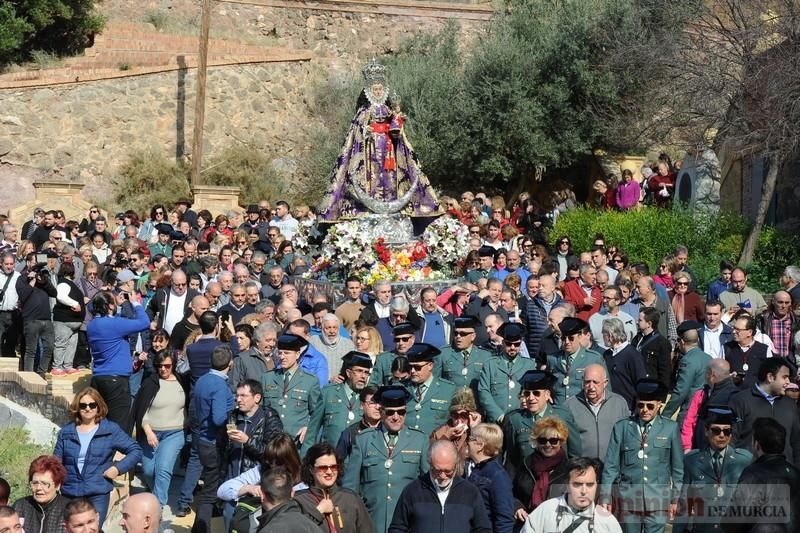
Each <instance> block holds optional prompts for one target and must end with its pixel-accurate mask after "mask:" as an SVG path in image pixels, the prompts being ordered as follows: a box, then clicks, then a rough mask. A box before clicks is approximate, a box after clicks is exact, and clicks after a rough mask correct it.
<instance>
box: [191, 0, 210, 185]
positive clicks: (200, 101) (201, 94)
mask: <svg viewBox="0 0 800 533" xmlns="http://www.w3.org/2000/svg"><path fill="white" fill-rule="evenodd" d="M210 25H211V0H203V12H202V15H201V22H200V52H199V57H198V64H197V97H196V99H195V104H194V136H193V137H192V183H191V185H192V188H194V187H195V186H196V185H199V184H200V163H201V162H202V160H203V122H205V115H206V69H207V67H208V30H209V26H210Z"/></svg>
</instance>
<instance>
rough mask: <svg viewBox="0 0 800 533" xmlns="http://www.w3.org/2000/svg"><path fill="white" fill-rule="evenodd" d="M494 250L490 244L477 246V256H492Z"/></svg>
mask: <svg viewBox="0 0 800 533" xmlns="http://www.w3.org/2000/svg"><path fill="white" fill-rule="evenodd" d="M496 251H497V250H495V249H494V248H492V247H491V246H481V247H480V248H478V257H494V253H495V252H496Z"/></svg>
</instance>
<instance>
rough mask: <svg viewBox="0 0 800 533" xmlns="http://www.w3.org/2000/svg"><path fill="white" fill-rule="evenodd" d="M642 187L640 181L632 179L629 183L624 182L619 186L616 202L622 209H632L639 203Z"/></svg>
mask: <svg viewBox="0 0 800 533" xmlns="http://www.w3.org/2000/svg"><path fill="white" fill-rule="evenodd" d="M641 192H642V189H641V187H639V182H638V181H636V180H631V181H630V182H628V183H625V182H622V183H620V184H619V186H618V187H617V191H616V193H615V194H616V203H617V207H619V208H620V209H630V208H631V207H634V206H635V205H636V204H638V203H639V196H640V195H641Z"/></svg>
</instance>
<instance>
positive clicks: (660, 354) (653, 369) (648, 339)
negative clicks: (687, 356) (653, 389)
mask: <svg viewBox="0 0 800 533" xmlns="http://www.w3.org/2000/svg"><path fill="white" fill-rule="evenodd" d="M631 345H632V346H634V347H635V348H636V349H637V350H639V352H640V353H641V354H642V357H644V366H645V368H646V369H647V375H648V376H650V377H651V378H655V379H657V380H658V381H660V382H661V383H663V384H664V385H666V386H667V388H669V389H671V388H672V386H673V385H674V380H673V376H672V345H671V344H670V343H669V341H668V340H667V339H666V338H665V337H664V336H663V335H661V334H660V333H659V332H658V331H654V332H653V333H651V334H650V335H647V336H645V335H642V334H641V333H638V334H637V335H636V336H635V337H634V338H633V340H632V341H631Z"/></svg>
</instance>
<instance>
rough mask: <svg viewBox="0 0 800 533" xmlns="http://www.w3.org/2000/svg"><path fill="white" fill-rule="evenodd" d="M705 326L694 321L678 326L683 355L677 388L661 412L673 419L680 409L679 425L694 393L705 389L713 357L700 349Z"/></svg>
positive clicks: (679, 365) (677, 373) (678, 368)
mask: <svg viewBox="0 0 800 533" xmlns="http://www.w3.org/2000/svg"><path fill="white" fill-rule="evenodd" d="M702 327H703V324H701V323H700V322H697V321H694V320H685V321H683V322H681V323H680V324H679V325H678V329H677V331H678V343H677V344H676V346H675V347H676V348H677V349H678V352H679V353H681V354H683V355H681V356H680V357H679V358H678V361H677V364H676V365H675V366H676V367H677V371H676V379H675V386H674V387H673V389H672V394H671V395H670V397H669V401H668V402H667V405H665V406H664V410H663V411H662V412H661V414H662V415H664V416H665V417H667V418H672V416H673V415H674V414H675V411H677V410H678V409H680V416H679V417H678V424H681V421H682V420H683V417H684V415H685V414H686V410H687V409H688V408H689V402H691V400H692V396H694V393H695V392H697V391H699V390H700V389H702V388H703V385H705V382H706V369H707V368H708V362H709V361H711V356H710V355H708V354H707V353H705V352H704V351H703V350H701V349H700V333H699V331H698V330H699V329H700V328H702Z"/></svg>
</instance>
